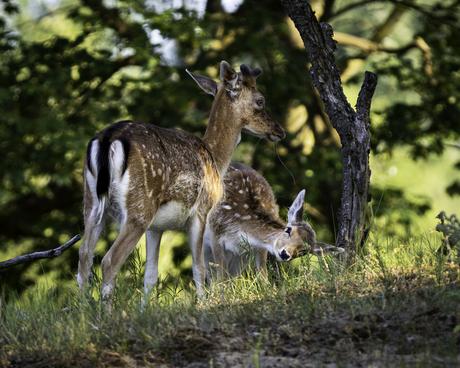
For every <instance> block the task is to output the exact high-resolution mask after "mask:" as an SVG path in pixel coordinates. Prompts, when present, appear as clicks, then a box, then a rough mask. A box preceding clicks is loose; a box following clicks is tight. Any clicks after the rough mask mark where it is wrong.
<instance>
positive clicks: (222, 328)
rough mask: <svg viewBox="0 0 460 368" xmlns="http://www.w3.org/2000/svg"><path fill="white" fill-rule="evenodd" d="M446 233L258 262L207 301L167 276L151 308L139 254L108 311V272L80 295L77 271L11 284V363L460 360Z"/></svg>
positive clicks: (7, 305)
mask: <svg viewBox="0 0 460 368" xmlns="http://www.w3.org/2000/svg"><path fill="white" fill-rule="evenodd" d="M436 249H437V246H436V241H435V240H433V239H428V238H426V239H421V238H419V239H416V240H413V239H412V240H407V241H401V240H399V239H396V238H383V239H380V238H378V237H376V236H375V235H374V238H373V239H372V238H371V240H369V242H368V244H367V246H366V247H365V249H364V250H363V253H364V256H363V257H360V258H358V259H357V260H356V262H354V263H351V264H348V265H347V266H346V267H344V266H342V263H340V262H338V261H336V260H334V259H332V258H325V259H316V258H314V257H304V258H302V259H299V260H296V261H295V262H292V263H290V264H283V265H280V264H277V263H271V264H269V266H270V267H269V270H270V276H269V281H268V282H266V281H265V280H263V279H261V278H259V277H258V276H257V274H256V273H255V272H254V271H253V270H252V269H249V270H248V271H247V272H246V273H245V274H244V275H242V276H241V277H239V278H237V279H235V280H233V282H226V283H224V284H221V285H218V286H216V287H214V289H213V290H210V291H209V294H208V297H207V299H206V300H205V301H197V300H196V296H195V292H194V287H193V286H191V285H190V284H183V283H182V280H181V279H180V278H179V277H175V276H168V278H167V279H165V280H162V282H161V283H159V285H158V290H157V293H156V294H155V296H154V297H153V298H152V300H151V302H150V304H149V305H148V307H147V308H145V309H144V310H142V308H141V302H142V289H143V288H142V277H141V272H142V259H141V257H140V256H139V254H134V256H132V257H131V258H130V261H129V262H128V264H127V268H126V269H125V271H124V272H123V274H122V275H120V277H119V279H118V283H117V291H116V297H115V307H114V310H113V312H112V314H108V313H106V312H105V310H104V308H103V306H102V303H101V301H100V294H99V288H98V286H99V284H100V280H99V278H98V277H97V274H96V277H95V280H94V284H95V285H94V287H93V294H92V295H93V298H92V299H90V300H89V301H88V303H85V302H84V301H82V300H81V298H80V296H79V292H78V288H77V285H76V283H70V284H65V285H61V286H57V285H53V283H51V282H50V283H49V285H50V286H49V287H48V288H44V287H41V288H36V289H33V290H29V291H28V292H27V293H26V294H25V295H23V296H17V295H14V293H10V292H9V291H8V290H7V288H6V287H4V289H3V292H2V297H1V300H2V304H1V306H0V323H1V328H0V365H2V366H15V367H20V366H59V367H60V366H130V367H131V366H159V365H163V366H171V367H172V366H174V367H176V366H184V367H185V366H190V365H191V364H193V365H194V366H196V367H201V366H202V367H214V366H216V367H217V366H219V367H220V366H223V367H225V366H237V367H264V366H265V367H268V366H307V367H324V366H326V365H328V364H335V366H336V367H346V366H347V365H348V366H358V365H362V366H373V367H374V366H375V367H455V366H458V360H457V356H458V354H459V346H458V344H459V341H460V289H459V285H460V270H459V266H458V264H456V263H452V262H449V261H448V260H447V259H446V257H444V256H442V255H441V254H438V253H436Z"/></svg>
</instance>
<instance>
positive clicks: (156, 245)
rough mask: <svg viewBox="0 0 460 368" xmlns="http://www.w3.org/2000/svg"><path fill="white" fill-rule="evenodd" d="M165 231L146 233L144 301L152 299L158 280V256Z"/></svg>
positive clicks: (149, 231) (148, 231)
mask: <svg viewBox="0 0 460 368" xmlns="http://www.w3.org/2000/svg"><path fill="white" fill-rule="evenodd" d="M162 235H163V231H161V230H147V232H146V233H145V251H146V261H145V275H144V301H143V304H144V303H145V300H149V299H150V295H151V292H152V289H153V287H154V286H155V284H156V283H157V281H158V257H159V255H160V242H161V236H162Z"/></svg>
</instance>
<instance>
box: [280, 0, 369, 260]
mask: <svg viewBox="0 0 460 368" xmlns="http://www.w3.org/2000/svg"><path fill="white" fill-rule="evenodd" d="M282 4H283V6H284V9H285V10H286V12H287V14H288V15H289V17H290V18H291V19H292V20H293V22H294V24H295V26H296V28H297V30H298V31H299V33H300V36H301V37H302V40H303V43H304V45H305V48H306V50H307V53H308V56H309V58H310V61H311V68H310V76H311V78H312V79H313V83H314V85H315V87H316V88H317V90H318V92H319V95H320V97H321V99H322V100H323V102H324V106H325V111H326V113H327V115H328V116H329V119H330V121H331V124H332V126H333V127H334V128H335V129H336V130H337V132H338V133H339V136H340V141H341V143H342V148H341V153H342V166H343V168H342V170H343V178H342V201H341V208H340V210H339V211H338V214H337V219H338V221H339V226H338V233H337V241H336V245H337V246H339V247H343V248H346V249H347V250H348V251H349V252H354V250H355V246H356V245H359V244H361V242H362V241H364V233H365V230H364V229H365V212H366V207H367V202H369V201H370V195H369V181H370V175H371V170H370V169H369V152H370V134H369V111H370V106H371V101H372V96H373V94H374V91H375V87H376V86H377V76H376V75H375V74H373V73H371V72H366V73H365V78H364V83H363V85H362V87H361V91H360V93H359V96H358V101H357V105H356V112H355V111H354V110H353V108H352V107H351V106H350V104H349V103H348V101H347V99H346V97H345V95H344V93H343V89H342V84H341V80H340V73H339V69H338V68H337V64H336V61H335V58H334V51H336V50H337V46H336V41H335V40H333V39H332V36H333V30H332V27H331V26H330V25H329V24H327V23H321V24H320V23H318V20H317V19H316V17H315V15H314V12H313V11H312V9H311V6H310V4H309V3H308V1H306V0H282Z"/></svg>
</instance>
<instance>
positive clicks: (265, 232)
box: [247, 219, 285, 254]
mask: <svg viewBox="0 0 460 368" xmlns="http://www.w3.org/2000/svg"><path fill="white" fill-rule="evenodd" d="M284 228H285V224H283V222H282V221H281V220H280V219H276V220H274V221H269V222H266V223H264V224H263V225H261V224H260V223H259V224H257V227H256V228H255V229H254V230H253V231H247V234H248V235H249V234H250V238H251V240H252V242H251V245H252V246H256V247H258V248H262V249H265V250H267V251H268V252H270V253H271V254H274V245H275V244H276V243H277V242H278V238H279V236H280V234H281V233H282V232H283V231H284Z"/></svg>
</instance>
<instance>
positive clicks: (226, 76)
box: [220, 60, 238, 91]
mask: <svg viewBox="0 0 460 368" xmlns="http://www.w3.org/2000/svg"><path fill="white" fill-rule="evenodd" d="M220 81H221V83H222V85H223V86H224V87H225V89H227V90H230V91H233V90H234V89H235V87H236V83H237V82H238V73H237V72H235V70H233V68H232V67H231V66H230V64H229V63H227V62H226V61H224V60H223V61H222V62H221V63H220Z"/></svg>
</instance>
